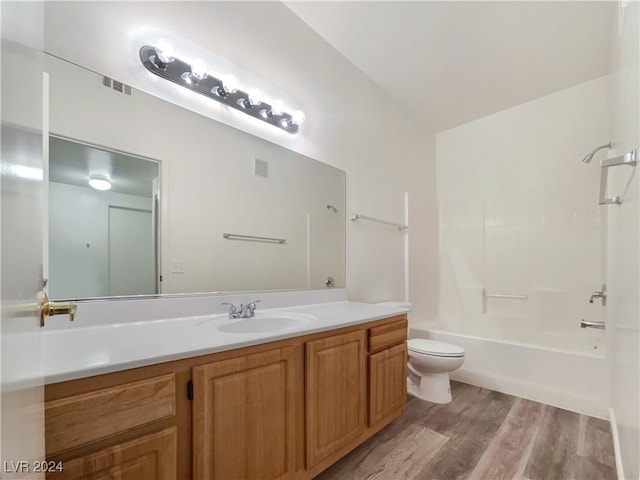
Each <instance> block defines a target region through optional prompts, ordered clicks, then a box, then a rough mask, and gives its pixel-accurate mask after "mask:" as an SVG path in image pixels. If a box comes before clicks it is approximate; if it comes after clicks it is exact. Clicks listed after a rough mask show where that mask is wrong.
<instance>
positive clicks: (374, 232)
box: [46, 2, 437, 320]
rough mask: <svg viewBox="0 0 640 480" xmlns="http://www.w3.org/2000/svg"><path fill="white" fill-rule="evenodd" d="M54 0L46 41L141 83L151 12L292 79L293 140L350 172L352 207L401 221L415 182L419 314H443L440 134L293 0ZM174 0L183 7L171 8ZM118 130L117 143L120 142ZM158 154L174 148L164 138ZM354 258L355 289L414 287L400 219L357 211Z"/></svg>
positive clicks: (219, 49)
mask: <svg viewBox="0 0 640 480" xmlns="http://www.w3.org/2000/svg"><path fill="white" fill-rule="evenodd" d="M46 8H47V22H48V23H47V29H46V32H47V38H46V43H47V47H46V49H47V51H50V52H52V53H55V54H57V55H60V56H61V57H63V58H67V59H69V60H71V61H74V62H76V63H78V64H81V65H84V66H87V67H88V68H92V69H93V70H95V71H98V72H101V73H103V74H106V75H109V76H111V77H114V78H116V79H118V80H121V81H124V82H125V83H128V84H131V85H132V86H134V87H137V88H140V89H142V90H145V91H151V90H154V89H157V85H154V82H153V81H149V80H147V81H144V80H141V79H140V77H139V76H138V74H137V71H136V70H135V69H136V68H140V67H139V66H136V65H132V64H130V63H129V58H130V48H131V45H130V39H131V36H132V33H133V32H134V31H135V30H136V29H139V27H140V21H139V19H140V18H144V19H145V25H156V26H158V27H162V26H163V25H168V26H170V27H169V28H170V29H171V31H172V32H173V33H175V34H177V35H181V36H184V37H187V38H190V39H191V40H192V41H193V42H195V43H198V42H200V44H201V45H203V46H204V47H205V48H211V49H212V50H215V53H217V54H219V55H223V56H225V57H226V58H228V59H229V60H230V61H232V62H234V63H236V64H237V65H239V66H240V67H242V68H244V69H245V70H246V71H248V72H250V73H252V74H254V75H255V76H258V77H261V78H262V79H264V80H265V81H267V82H269V83H270V84H272V85H277V86H279V87H280V88H281V89H283V90H285V91H286V93H287V94H288V95H290V96H291V97H292V98H293V99H295V100H296V101H297V102H298V104H299V105H300V107H301V108H302V109H303V110H304V111H305V113H306V115H307V122H306V126H305V129H304V132H303V134H302V135H301V137H300V139H299V140H297V141H296V143H295V144H292V145H291V144H290V145H287V146H288V147H289V148H291V149H292V150H294V151H297V152H300V153H302V154H304V155H308V156H310V157H312V158H315V159H317V160H320V161H321V162H324V163H327V164H330V165H333V166H336V167H338V168H341V169H343V170H345V171H346V173H347V207H346V213H347V216H348V215H349V214H350V213H352V212H355V211H358V212H359V213H363V214H366V215H370V216H375V217H379V218H383V219H386V220H391V221H397V222H401V221H402V220H403V203H404V192H409V194H410V212H411V213H410V225H411V229H410V233H409V235H410V256H411V271H410V281H411V300H412V301H413V303H414V313H413V314H412V318H418V319H421V320H424V319H429V318H433V317H434V316H435V312H436V288H437V286H436V285H437V273H436V272H437V262H436V251H437V233H436V232H437V230H436V219H437V210H436V204H435V175H434V173H435V170H434V141H433V136H431V135H425V134H424V133H423V132H421V131H420V128H419V127H420V125H418V124H416V123H415V122H414V121H413V119H411V118H407V117H406V116H405V114H404V112H402V111H401V110H400V109H399V108H398V106H397V105H396V104H395V102H394V101H393V100H391V99H390V98H388V97H387V96H386V95H385V94H383V93H382V91H381V90H380V89H379V88H378V87H377V86H376V85H375V84H373V83H372V82H371V81H370V80H369V79H368V78H366V77H365V76H364V75H363V74H362V73H361V72H360V71H359V70H358V69H356V68H355V67H354V66H353V65H352V64H350V63H349V62H348V61H346V60H345V59H344V58H343V57H342V56H341V55H340V54H339V53H338V52H336V51H335V50H334V49H333V48H332V47H331V46H329V45H328V44H327V43H326V42H325V41H324V40H323V39H322V38H320V37H319V36H318V35H317V34H316V33H315V32H313V31H312V30H311V29H310V28H308V27H307V26H306V25H305V24H304V23H303V22H302V21H301V20H300V19H299V18H298V17H296V16H295V15H294V14H293V13H292V12H291V11H289V10H288V9H287V8H286V7H285V6H283V5H282V4H280V3H277V2H247V3H245V2H208V3H204V2H202V3H198V2H194V3H189V4H184V3H182V2H175V3H170V2H160V3H158V4H151V3H148V2H145V3H144V4H135V3H117V2H104V3H87V2H79V3H73V2H69V3H60V4H47V5H46ZM172 9H174V10H176V11H177V13H176V14H173V15H172V14H171V10H172ZM167 12H168V13H167ZM163 14H167V15H168V16H167V15H165V16H163ZM78 16H80V17H82V18H83V20H82V22H74V23H73V25H70V24H69V22H68V20H67V19H68V18H73V17H75V18H77V17H78ZM205 17H206V26H204V25H203V26H202V28H200V27H194V22H195V23H198V22H199V21H200V19H203V18H205ZM168 19H170V20H168ZM238 25H242V26H243V28H238V27H237V26H238ZM264 25H274V26H277V28H263V27H264ZM83 35H91V36H92V38H93V39H97V43H98V44H100V43H102V44H103V46H104V48H103V49H102V50H101V55H93V54H88V53H87V52H86V51H84V50H83V48H81V47H80V44H81V43H82V42H78V38H81V37H82V36H83ZM206 42H210V43H209V44H206ZM156 83H157V82H156ZM218 117H219V118H218V119H219V120H220V121H223V122H225V123H233V124H235V125H236V126H238V127H239V128H242V129H245V130H247V131H250V132H251V133H254V134H256V135H260V136H262V137H263V138H266V139H267V140H269V141H273V142H280V143H282V142H283V140H282V138H280V137H281V136H278V135H273V134H271V133H269V131H263V130H256V129H253V130H252V128H253V127H252V126H251V125H250V124H249V123H247V122H244V121H243V119H241V118H240V119H238V116H237V115H235V116H234V115H228V114H225V113H224V112H222V113H220V114H219V115H218ZM140 134H142V135H144V136H148V137H153V135H154V130H153V129H152V128H149V126H148V124H144V123H143V124H141V127H140V129H138V130H137V131H134V132H133V131H132V132H130V133H129V135H130V136H134V135H140ZM115 136H116V135H115V133H114V137H115ZM119 137H120V138H121V144H120V145H119V146H120V148H122V149H126V148H125V145H123V143H124V140H126V138H125V137H126V135H125V134H123V133H122V132H120V135H119ZM113 140H114V141H113V142H111V145H114V146H118V142H116V141H115V138H114V139H113ZM290 143H291V142H290ZM166 148H170V147H169V146H167V147H166ZM151 156H153V157H156V158H159V159H160V160H163V159H164V158H165V157H166V155H165V153H164V152H163V149H162V148H161V145H158V151H157V152H154V154H151ZM204 165H206V163H205V164H204ZM168 174H169V175H170V176H171V175H172V172H171V171H170V172H169V173H168ZM166 245H167V243H166V242H165V246H166ZM169 248H171V244H169ZM346 259H347V260H346V261H347V288H348V291H349V297H350V298H351V299H352V300H361V301H384V300H392V299H399V298H400V299H401V298H402V297H403V293H404V270H403V264H404V254H403V236H402V234H400V233H399V232H398V231H397V230H393V229H389V228H387V227H383V226H379V225H373V224H366V223H365V222H361V223H358V224H352V223H351V222H348V224H347V249H346Z"/></svg>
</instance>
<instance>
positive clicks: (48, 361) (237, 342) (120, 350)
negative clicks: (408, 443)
mask: <svg viewBox="0 0 640 480" xmlns="http://www.w3.org/2000/svg"><path fill="white" fill-rule="evenodd" d="M254 296H255V295H254ZM217 300H218V301H217V302H216V304H219V303H220V302H219V300H220V298H218V299H217ZM114 303H117V302H114ZM265 303H267V305H265V306H270V305H268V304H269V302H265ZM270 303H271V304H273V303H274V302H273V301H272V302H270ZM294 303H295V302H294ZM260 305H261V304H258V309H257V310H256V315H257V318H258V319H259V318H260V316H267V315H273V316H277V315H278V314H281V313H284V314H289V315H300V316H307V317H313V320H312V321H309V322H308V323H305V324H302V325H300V326H295V327H292V328H291V329H289V330H286V331H276V332H267V333H225V332H222V331H220V330H218V328H217V327H218V326H220V325H223V324H228V323H229V322H234V321H240V320H242V319H235V320H230V319H229V318H228V315H227V314H223V313H217V312H214V313H212V314H209V315H191V316H183V317H174V318H161V319H158V320H149V319H146V320H143V321H131V320H130V319H128V320H126V321H124V320H123V321H122V322H120V323H118V322H111V323H109V322H104V321H103V322H93V323H91V322H87V323H88V324H86V325H80V324H79V323H80V319H78V320H76V322H79V323H77V324H76V325H73V324H69V325H66V326H64V327H63V328H55V327H54V328H52V329H47V328H45V329H44V331H43V335H42V346H43V360H44V381H45V383H46V384H49V383H57V382H61V381H65V380H73V379H77V378H83V377H89V376H92V375H99V374H104V373H111V372H116V371H120V370H126V369H129V368H136V367H142V366H147V365H152V364H156V363H161V362H167V361H172V360H179V359H184V358H189V357H196V356H199V355H205V354H209V353H214V352H221V351H225V350H232V349H235V348H241V347H246V346H249V345H256V344H260V343H266V342H272V341H275V340H280V339H283V338H291V337H297V336H301V335H307V334H310V333H315V332H320V331H324V330H331V329H335V328H340V327H344V326H348V325H354V324H358V323H364V322H368V321H372V320H378V319H381V318H385V317H389V316H393V315H398V314H402V313H406V312H407V311H406V310H405V309H402V308H394V307H388V306H381V305H374V304H368V303H358V302H350V301H347V300H341V301H329V302H323V303H316V304H308V305H295V304H294V305H292V306H282V305H281V306H278V307H277V308H260ZM79 312H81V308H79ZM76 322H74V323H76Z"/></svg>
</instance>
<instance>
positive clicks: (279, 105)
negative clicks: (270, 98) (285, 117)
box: [271, 100, 284, 115]
mask: <svg viewBox="0 0 640 480" xmlns="http://www.w3.org/2000/svg"><path fill="white" fill-rule="evenodd" d="M282 112H284V103H283V102H282V100H275V101H274V102H273V103H272V104H271V113H272V114H273V115H282Z"/></svg>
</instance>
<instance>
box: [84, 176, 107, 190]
mask: <svg viewBox="0 0 640 480" xmlns="http://www.w3.org/2000/svg"><path fill="white" fill-rule="evenodd" d="M89 186H90V187H92V188H95V189H96V190H109V189H110V188H111V182H110V181H109V180H107V179H106V178H104V177H99V176H95V175H92V176H91V177H89Z"/></svg>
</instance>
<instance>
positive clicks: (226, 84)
mask: <svg viewBox="0 0 640 480" xmlns="http://www.w3.org/2000/svg"><path fill="white" fill-rule="evenodd" d="M222 86H223V88H224V91H225V92H227V93H233V92H236V91H238V87H239V86H240V85H239V83H238V79H237V78H236V77H234V76H233V75H225V76H224V77H222Z"/></svg>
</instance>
